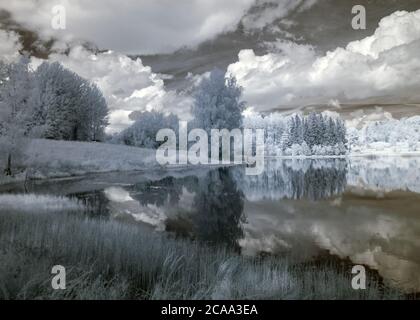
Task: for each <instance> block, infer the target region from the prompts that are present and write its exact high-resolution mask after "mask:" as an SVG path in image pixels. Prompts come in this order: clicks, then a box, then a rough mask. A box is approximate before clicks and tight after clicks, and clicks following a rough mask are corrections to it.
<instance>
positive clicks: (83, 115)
mask: <svg viewBox="0 0 420 320" xmlns="http://www.w3.org/2000/svg"><path fill="white" fill-rule="evenodd" d="M35 80H36V91H35V92H36V98H35V99H34V100H35V105H36V107H35V114H34V119H35V121H36V126H37V127H41V128H42V130H41V131H42V136H43V137H45V138H49V139H57V140H82V141H97V140H102V139H103V135H104V128H105V127H106V126H107V125H108V107H107V104H106V101H105V99H104V97H103V95H102V93H101V92H100V90H99V89H98V87H97V86H96V85H94V84H91V83H89V82H88V81H87V80H85V79H83V78H81V77H79V76H78V75H77V74H75V73H74V72H71V71H70V70H67V69H65V68H64V67H63V66H62V65H61V64H60V63H58V62H56V63H52V64H50V63H47V62H45V63H43V64H42V65H41V66H40V67H38V69H37V70H36V73H35Z"/></svg>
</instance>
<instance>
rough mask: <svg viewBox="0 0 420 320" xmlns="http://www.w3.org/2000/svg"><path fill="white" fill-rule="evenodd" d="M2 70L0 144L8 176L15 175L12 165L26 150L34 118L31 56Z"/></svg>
mask: <svg viewBox="0 0 420 320" xmlns="http://www.w3.org/2000/svg"><path fill="white" fill-rule="evenodd" d="M0 69H1V71H0V74H1V79H0V145H1V149H2V151H3V152H4V153H3V154H4V155H5V156H6V159H7V160H6V168H5V170H4V173H5V175H12V162H13V159H14V158H15V157H16V156H17V155H18V154H19V153H20V152H21V151H22V149H23V146H24V142H25V141H24V136H25V134H27V132H28V127H29V123H30V119H31V115H32V105H31V103H30V102H31V96H32V93H33V90H32V89H33V87H32V85H33V82H32V74H31V73H30V70H29V59H28V58H27V57H22V58H21V59H20V60H19V61H18V62H16V63H13V64H11V65H9V66H6V65H4V64H2V66H1V68H0Z"/></svg>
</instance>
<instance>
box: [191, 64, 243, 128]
mask: <svg viewBox="0 0 420 320" xmlns="http://www.w3.org/2000/svg"><path fill="white" fill-rule="evenodd" d="M241 92H242V90H241V88H240V87H239V86H238V84H237V82H236V79H235V78H234V77H225V73H224V72H223V71H221V70H218V69H215V70H213V71H212V72H211V73H210V75H209V77H208V78H204V79H203V80H202V81H201V83H200V84H199V86H198V88H197V91H196V92H195V94H194V98H195V103H194V106H193V110H192V112H193V115H194V118H195V120H194V126H195V127H196V128H201V129H204V130H206V131H207V132H208V134H210V131H211V129H228V130H231V129H234V128H242V112H243V110H244V106H245V103H244V102H242V101H241V100H240V97H241Z"/></svg>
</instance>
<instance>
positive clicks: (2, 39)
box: [0, 30, 22, 62]
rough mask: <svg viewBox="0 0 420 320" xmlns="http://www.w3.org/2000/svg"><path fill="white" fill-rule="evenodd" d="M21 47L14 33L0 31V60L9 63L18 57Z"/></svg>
mask: <svg viewBox="0 0 420 320" xmlns="http://www.w3.org/2000/svg"><path fill="white" fill-rule="evenodd" d="M20 49H22V46H21V44H20V42H19V36H18V35H17V34H16V33H14V32H7V31H4V30H0V57H1V60H3V61H6V62H11V61H13V60H15V59H16V58H17V57H18V56H19V50H20Z"/></svg>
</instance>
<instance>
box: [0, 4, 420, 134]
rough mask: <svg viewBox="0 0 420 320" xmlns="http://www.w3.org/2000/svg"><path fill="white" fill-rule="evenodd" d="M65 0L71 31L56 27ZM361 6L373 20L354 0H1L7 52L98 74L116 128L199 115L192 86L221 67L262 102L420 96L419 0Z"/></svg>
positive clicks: (296, 104)
mask: <svg viewBox="0 0 420 320" xmlns="http://www.w3.org/2000/svg"><path fill="white" fill-rule="evenodd" d="M58 4H59V5H61V6H62V8H64V9H65V17H66V26H65V29H64V30H62V29H59V30H55V29H54V28H52V25H51V21H52V19H53V18H54V14H53V12H52V10H53V8H54V7H55V6H56V5H58ZM355 4H356V3H355ZM357 4H362V5H364V6H365V8H366V16H367V28H366V30H354V29H353V28H352V27H351V20H352V18H353V15H352V13H351V8H352V6H353V5H354V4H353V3H352V1H348V0H334V1H333V0H231V1H222V0H177V1H172V0H140V1H138V0H126V1H124V2H122V1H116V0H101V1H99V0H91V1H86V0H62V1H60V0H43V1H37V0H27V1H17V0H8V1H6V0H0V57H1V58H2V59H3V60H6V61H13V60H15V59H16V58H17V57H18V55H19V52H22V51H24V50H27V51H29V52H30V53H31V54H32V56H33V58H32V60H33V65H34V67H36V66H37V65H39V64H40V63H41V62H42V59H48V60H50V61H60V62H61V63H62V64H63V65H64V66H65V67H67V68H69V69H71V70H73V71H75V72H77V73H78V74H80V75H81V76H82V77H85V78H87V79H89V80H91V81H94V82H95V83H97V84H98V86H99V87H100V89H101V90H102V92H103V93H104V96H105V98H106V100H107V102H108V106H109V108H110V126H109V127H108V132H110V133H112V132H117V131H120V130H122V129H124V128H126V127H127V126H129V125H130V124H131V123H132V120H131V119H130V114H131V113H132V112H133V111H146V110H159V111H162V112H172V113H175V114H177V115H179V116H180V117H181V118H184V119H186V120H188V119H190V118H191V115H190V113H189V110H190V108H191V105H192V103H193V99H192V98H191V88H194V86H195V85H196V83H198V81H199V80H200V78H201V77H203V75H205V74H206V73H207V72H209V71H210V70H212V69H213V68H215V67H218V68H222V69H224V70H226V71H227V74H229V75H232V76H235V77H236V78H237V80H238V83H239V84H240V85H241V86H242V87H243V99H244V100H245V101H246V103H247V106H248V107H249V108H250V109H252V110H254V111H257V112H260V111H261V112H262V111H270V110H282V109H284V110H285V109H290V108H292V109H298V108H300V107H302V106H305V105H311V104H326V105H331V108H337V107H339V106H340V103H364V102H367V101H369V103H372V102H374V103H378V104H379V103H391V102H392V103H417V102H419V100H420V99H419V98H420V94H419V93H418V91H419V90H418V89H417V88H418V87H419V86H420V58H419V57H420V55H419V53H420V0H407V1H404V2H403V3H401V1H396V0H376V1H375V0H360V1H357ZM28 43H29V45H28ZM40 52H43V54H40Z"/></svg>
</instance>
